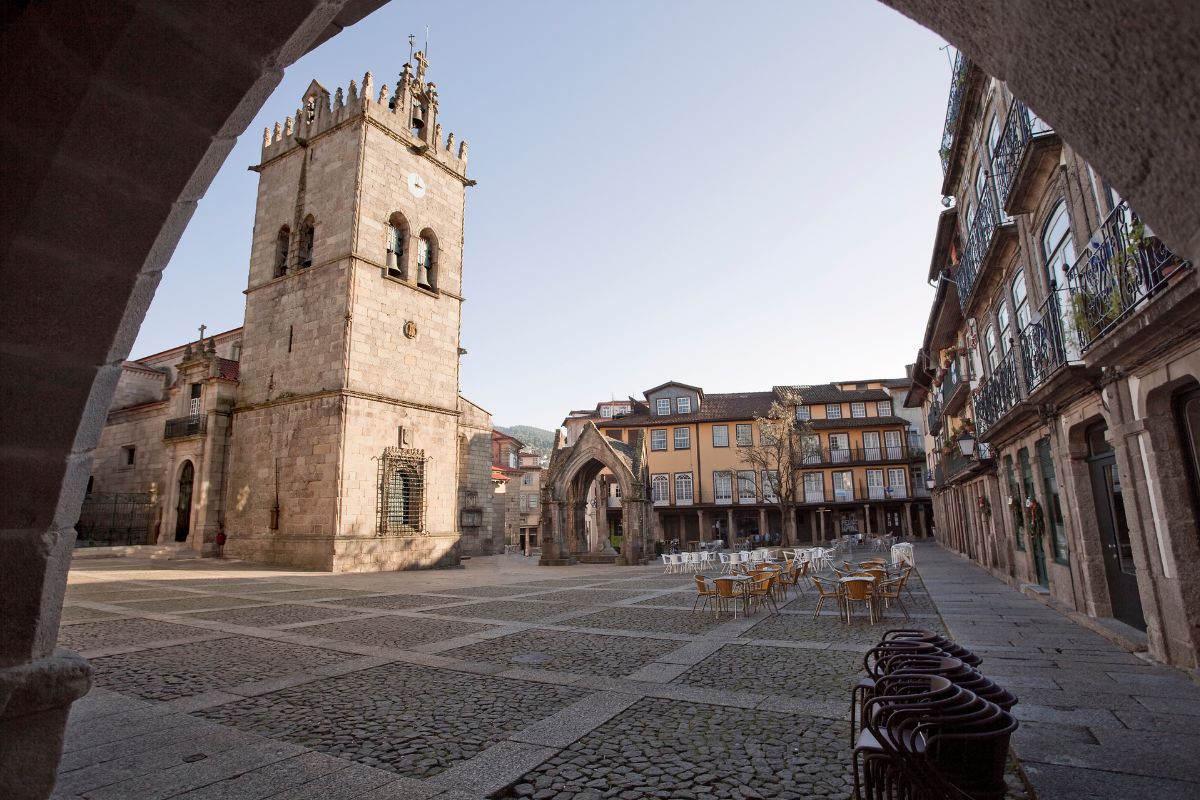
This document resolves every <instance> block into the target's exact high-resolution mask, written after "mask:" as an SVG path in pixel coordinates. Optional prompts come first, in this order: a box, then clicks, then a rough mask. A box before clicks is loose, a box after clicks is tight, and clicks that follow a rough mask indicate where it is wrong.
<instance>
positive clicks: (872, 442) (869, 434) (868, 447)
mask: <svg viewBox="0 0 1200 800" xmlns="http://www.w3.org/2000/svg"><path fill="white" fill-rule="evenodd" d="M882 456H883V452H882V451H881V450H880V449H879V431H863V458H865V459H866V460H867V461H878V460H879V459H880V458H881V457H882Z"/></svg>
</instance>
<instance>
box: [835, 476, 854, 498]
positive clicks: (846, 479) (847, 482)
mask: <svg viewBox="0 0 1200 800" xmlns="http://www.w3.org/2000/svg"><path fill="white" fill-rule="evenodd" d="M832 477H833V499H834V500H853V499H854V473H853V472H850V471H846V472H834V473H832Z"/></svg>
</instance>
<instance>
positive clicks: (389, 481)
mask: <svg viewBox="0 0 1200 800" xmlns="http://www.w3.org/2000/svg"><path fill="white" fill-rule="evenodd" d="M378 514H379V524H378V526H377V529H376V530H377V533H378V534H379V535H381V536H383V535H386V534H393V535H400V536H418V535H424V534H425V533H427V531H426V530H425V451H424V450H410V449H406V448H401V447H389V448H387V449H386V450H384V451H383V455H382V456H380V458H379V503H378Z"/></svg>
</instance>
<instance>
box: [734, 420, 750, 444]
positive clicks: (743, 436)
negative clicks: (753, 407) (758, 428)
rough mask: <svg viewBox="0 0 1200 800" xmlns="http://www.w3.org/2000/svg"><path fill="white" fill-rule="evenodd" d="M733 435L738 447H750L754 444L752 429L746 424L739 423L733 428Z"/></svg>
mask: <svg viewBox="0 0 1200 800" xmlns="http://www.w3.org/2000/svg"><path fill="white" fill-rule="evenodd" d="M734 435H735V436H736V437H737V446H738V447H750V446H751V445H753V444H754V433H753V428H752V427H751V426H750V423H748V422H739V423H738V424H737V426H736V427H735V428H734Z"/></svg>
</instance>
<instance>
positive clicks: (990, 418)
mask: <svg viewBox="0 0 1200 800" xmlns="http://www.w3.org/2000/svg"><path fill="white" fill-rule="evenodd" d="M1021 398H1022V392H1021V380H1020V377H1019V376H1018V374H1017V351H1016V348H1013V349H1011V350H1009V351H1008V355H1006V356H1005V357H1004V358H1003V359H1001V361H1000V363H999V364H997V365H996V368H995V369H994V370H992V375H991V377H990V378H988V380H987V383H985V384H983V386H981V387H980V388H979V390H978V391H977V393H976V395H975V425H976V429H977V432H978V433H977V435H978V437H979V438H981V439H982V438H983V436H984V435H985V434H986V433H987V431H988V428H991V427H992V426H993V425H995V424H996V422H998V421H999V420H1000V418H1001V417H1003V416H1004V415H1005V414H1007V413H1008V412H1009V411H1011V410H1012V409H1013V408H1014V407H1015V406H1016V405H1017V403H1019V402H1021Z"/></svg>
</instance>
